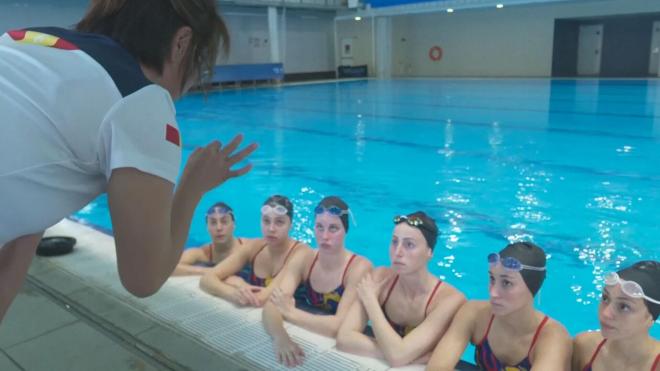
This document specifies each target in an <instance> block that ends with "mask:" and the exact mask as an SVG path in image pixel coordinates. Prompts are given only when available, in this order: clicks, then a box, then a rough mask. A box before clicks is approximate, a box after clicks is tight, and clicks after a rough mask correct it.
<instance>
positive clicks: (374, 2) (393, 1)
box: [366, 0, 435, 8]
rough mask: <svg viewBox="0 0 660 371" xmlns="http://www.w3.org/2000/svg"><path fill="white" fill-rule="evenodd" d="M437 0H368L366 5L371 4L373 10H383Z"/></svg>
mask: <svg viewBox="0 0 660 371" xmlns="http://www.w3.org/2000/svg"><path fill="white" fill-rule="evenodd" d="M431 1H435V0H427V1H424V0H366V3H368V4H371V7H372V8H382V7H386V6H395V5H406V4H416V3H428V2H431Z"/></svg>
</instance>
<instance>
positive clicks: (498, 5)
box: [495, 4, 504, 9]
mask: <svg viewBox="0 0 660 371" xmlns="http://www.w3.org/2000/svg"><path fill="white" fill-rule="evenodd" d="M495 7H496V8H497V9H502V8H504V4H497V5H496V6H495Z"/></svg>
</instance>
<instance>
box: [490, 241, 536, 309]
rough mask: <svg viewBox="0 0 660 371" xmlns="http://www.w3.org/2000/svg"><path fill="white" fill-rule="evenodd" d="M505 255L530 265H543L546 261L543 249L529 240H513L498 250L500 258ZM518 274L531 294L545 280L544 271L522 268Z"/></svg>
mask: <svg viewBox="0 0 660 371" xmlns="http://www.w3.org/2000/svg"><path fill="white" fill-rule="evenodd" d="M506 257H512V258H516V259H518V261H520V262H521V263H522V264H524V265H529V266H532V267H545V263H546V259H545V252H544V251H543V249H542V248H540V247H538V246H537V245H535V244H533V243H531V242H515V243H512V244H509V245H507V246H506V247H505V248H504V249H502V250H501V251H500V258H506ZM520 275H521V276H522V278H523V281H525V285H527V288H528V289H529V291H530V292H531V293H532V296H535V295H536V293H537V292H538V291H539V290H540V289H541V285H543V281H545V276H546V271H545V270H543V271H535V270H530V269H523V270H521V271H520Z"/></svg>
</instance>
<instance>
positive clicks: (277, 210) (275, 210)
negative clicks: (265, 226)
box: [261, 205, 289, 215]
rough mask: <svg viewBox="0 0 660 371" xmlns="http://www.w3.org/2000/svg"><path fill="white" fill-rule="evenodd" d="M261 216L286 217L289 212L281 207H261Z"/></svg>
mask: <svg viewBox="0 0 660 371" xmlns="http://www.w3.org/2000/svg"><path fill="white" fill-rule="evenodd" d="M261 213H262V214H275V215H287V214H288V213H289V210H287V208H286V207H284V206H282V205H275V206H271V205H264V206H262V207H261Z"/></svg>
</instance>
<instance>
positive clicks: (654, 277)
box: [616, 260, 660, 321]
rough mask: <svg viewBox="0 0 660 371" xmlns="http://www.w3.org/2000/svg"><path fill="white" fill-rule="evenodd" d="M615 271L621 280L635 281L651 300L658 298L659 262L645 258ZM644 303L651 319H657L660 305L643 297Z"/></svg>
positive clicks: (659, 296)
mask: <svg viewBox="0 0 660 371" xmlns="http://www.w3.org/2000/svg"><path fill="white" fill-rule="evenodd" d="M616 273H617V274H618V275H619V277H620V278H621V279H623V280H626V281H634V282H637V284H638V285H640V286H641V287H642V290H644V295H646V296H648V297H649V298H651V299H653V300H660V262H657V261H654V260H645V261H641V262H637V263H635V264H633V265H632V266H631V267H628V268H625V269H622V270H620V271H618V272H616ZM644 304H646V308H648V310H649V313H651V317H653V320H654V321H655V320H657V319H658V315H659V314H660V305H659V304H655V303H651V302H650V301H648V300H646V299H644Z"/></svg>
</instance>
